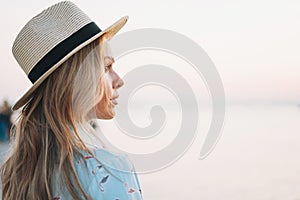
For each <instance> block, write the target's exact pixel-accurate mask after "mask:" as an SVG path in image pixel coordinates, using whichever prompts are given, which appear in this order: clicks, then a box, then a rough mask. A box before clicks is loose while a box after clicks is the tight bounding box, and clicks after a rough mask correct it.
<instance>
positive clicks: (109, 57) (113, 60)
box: [104, 56, 115, 64]
mask: <svg viewBox="0 0 300 200" xmlns="http://www.w3.org/2000/svg"><path fill="white" fill-rule="evenodd" d="M105 59H109V60H111V61H112V63H110V64H113V63H114V62H115V59H114V58H113V57H111V56H105V57H104V60H105Z"/></svg>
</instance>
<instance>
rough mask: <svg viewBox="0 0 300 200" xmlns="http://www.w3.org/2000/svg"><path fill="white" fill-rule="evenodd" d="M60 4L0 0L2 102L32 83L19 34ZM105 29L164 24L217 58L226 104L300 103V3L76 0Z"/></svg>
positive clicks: (46, 0) (42, 0) (286, 0)
mask: <svg viewBox="0 0 300 200" xmlns="http://www.w3.org/2000/svg"><path fill="white" fill-rule="evenodd" d="M56 2H58V1H52V0H39V1H38V0H26V1H20V0H19V1H16V0H10V1H3V2H1V8H0V9H1V12H0V16H1V20H0V23H1V24H0V25H1V37H0V43H1V46H0V53H1V63H0V70H1V73H0V100H1V99H3V98H8V99H9V100H10V101H12V102H14V101H15V100H16V99H17V98H18V97H19V96H21V95H22V94H23V93H24V92H25V91H26V89H28V88H29V86H30V82H29V81H28V80H27V77H26V76H25V74H24V73H23V72H22V71H21V70H20V69H19V67H18V66H17V63H16V61H15V60H14V59H13V57H12V54H11V46H12V43H13V40H14V38H15V37H16V35H17V33H18V31H19V30H20V29H21V28H22V27H23V25H25V23H26V22H27V21H28V20H29V19H30V18H31V17H33V16H34V15H36V14H38V13H39V12H40V11H41V10H43V9H45V8H47V7H48V6H50V5H51V4H54V3H56ZM74 2H75V3H76V4H77V5H78V6H79V7H80V8H81V9H83V10H84V11H85V12H86V13H87V14H88V15H89V16H90V17H91V18H92V19H93V20H95V21H96V23H97V24H98V25H99V26H100V28H101V29H104V28H106V27H107V26H109V25H110V24H111V23H113V22H114V21H116V20H117V19H119V18H120V17H121V16H124V15H129V17H130V19H129V21H128V23H127V25H126V26H125V27H124V28H123V29H122V30H121V32H122V31H129V30H134V29H137V28H146V27H153V28H164V29H170V30H173V31H177V32H179V33H182V34H184V35H186V36H188V37H189V38H191V39H193V40H194V41H196V42H197V43H198V44H199V45H200V46H201V47H202V48H203V49H204V50H205V51H206V52H207V53H208V55H209V56H210V57H211V59H212V60H213V62H214V63H215V65H216V67H217V69H218V71H219V73H220V75H221V78H222V80H223V83H224V87H225V93H226V97H227V100H228V101H269V102H270V101H272V102H274V101H275V102H287V101H294V102H300V90H299V86H300V78H299V77H300V56H299V52H300V0H280V1H276V0H275V1H274V0H272V1H266V0H248V1H242V0H206V1H201V0H198V1H196V0H193V1H192V0H186V1H182V0H172V1H166V0H164V1H162V0H160V1H158V0H151V1H150V0H149V1H144V0H126V1H124V0H123V1H122V0H109V1H103V0H101V1H100V0H85V1H84V0H75V1H74Z"/></svg>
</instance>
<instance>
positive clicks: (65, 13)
mask: <svg viewBox="0 0 300 200" xmlns="http://www.w3.org/2000/svg"><path fill="white" fill-rule="evenodd" d="M127 20H128V16H125V17H122V18H121V19H119V20H118V21H117V22H115V23H114V24H113V25H111V26H109V27H108V28H106V29H105V30H103V31H102V30H101V29H100V28H99V27H98V26H97V25H96V24H95V23H94V22H93V21H92V20H91V19H90V18H89V17H88V16H87V15H86V14H85V13H84V12H83V11H82V10H80V9H79V8H78V7H77V6H76V5H75V4H74V3H72V2H70V1H63V2H60V3H57V4H55V5H53V6H51V7H49V8H47V9H46V10H44V11H42V12H41V13H40V14H38V15H36V16H35V17H33V18H32V19H31V20H30V21H29V22H28V23H27V24H26V25H25V26H24V27H23V28H22V30H21V31H20V33H19V34H18V36H17V37H16V39H15V41H14V44H13V47H12V52H13V55H14V57H15V59H16V60H17V62H18V64H19V65H20V66H21V68H22V69H23V71H24V72H25V73H26V75H27V76H28V78H29V79H30V81H31V82H32V83H33V85H32V87H31V88H30V89H29V90H28V91H27V92H26V93H25V94H24V95H23V96H22V97H21V98H20V99H19V100H18V101H17V102H16V103H15V105H14V106H13V108H12V110H17V109H19V108H20V107H22V106H23V105H24V104H26V103H27V102H28V101H29V100H30V98H31V95H32V93H33V92H34V91H35V90H36V88H37V87H38V86H39V85H40V84H41V83H42V82H43V81H44V80H45V79H46V78H47V77H48V76H49V75H50V74H51V73H52V72H53V71H54V70H55V69H57V68H58V67H59V66H60V65H61V64H62V63H63V62H64V61H66V60H67V59H68V58H70V57H71V56H72V55H73V54H74V53H76V52H77V51H79V50H80V49H82V48H83V47H84V46H86V45H88V44H89V43H91V42H92V41H94V40H95V39H97V38H99V37H100V36H101V35H103V34H104V33H106V35H107V39H110V38H111V37H113V36H114V35H115V34H116V33H117V32H118V31H119V30H120V29H121V28H122V27H123V26H124V25H125V23H126V22H127Z"/></svg>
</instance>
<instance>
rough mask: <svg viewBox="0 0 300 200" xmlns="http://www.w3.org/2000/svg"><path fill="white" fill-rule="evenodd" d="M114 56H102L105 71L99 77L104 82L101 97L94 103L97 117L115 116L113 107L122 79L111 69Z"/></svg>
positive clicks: (122, 83)
mask: <svg viewBox="0 0 300 200" xmlns="http://www.w3.org/2000/svg"><path fill="white" fill-rule="evenodd" d="M113 64H114V58H113V57H111V56H106V57H104V66H105V73H104V75H103V77H101V78H100V84H104V87H102V88H104V94H103V98H102V99H101V100H100V102H99V103H98V104H97V105H96V109H95V110H96V116H97V118H99V119H112V118H113V117H114V116H115V107H116V106H117V105H118V97H119V93H118V89H119V88H120V87H122V86H123V85H124V82H123V80H122V79H121V78H120V77H119V75H118V74H117V73H116V72H115V71H114V69H113Z"/></svg>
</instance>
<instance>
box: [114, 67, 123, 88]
mask: <svg viewBox="0 0 300 200" xmlns="http://www.w3.org/2000/svg"><path fill="white" fill-rule="evenodd" d="M112 73H113V82H112V87H113V89H119V88H120V87H122V86H123V85H124V81H123V80H122V79H121V78H120V76H119V75H118V74H117V73H116V72H115V71H112Z"/></svg>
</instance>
